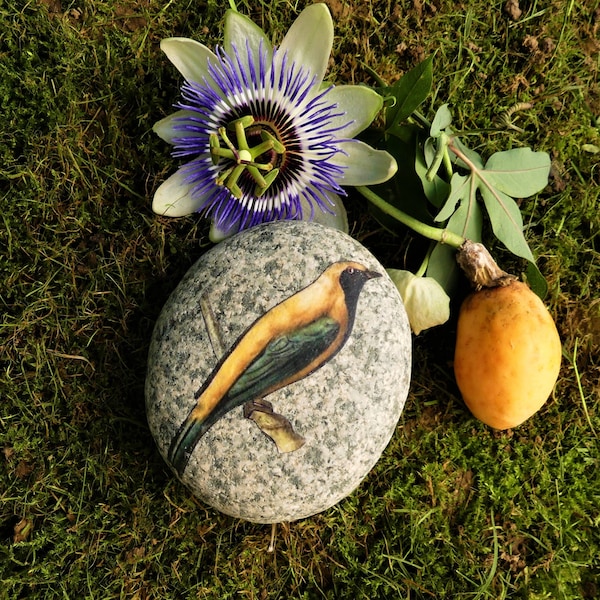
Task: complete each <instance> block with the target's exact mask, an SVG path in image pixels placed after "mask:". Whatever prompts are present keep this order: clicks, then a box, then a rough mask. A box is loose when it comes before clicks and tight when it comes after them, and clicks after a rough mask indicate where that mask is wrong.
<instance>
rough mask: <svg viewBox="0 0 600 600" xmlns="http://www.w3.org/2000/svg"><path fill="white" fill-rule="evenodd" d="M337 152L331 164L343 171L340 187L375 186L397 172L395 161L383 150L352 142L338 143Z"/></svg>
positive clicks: (355, 141)
mask: <svg viewBox="0 0 600 600" xmlns="http://www.w3.org/2000/svg"><path fill="white" fill-rule="evenodd" d="M338 148H340V150H342V152H345V153H346V154H343V153H342V152H338V154H336V155H335V156H334V157H333V158H332V159H331V162H332V163H334V164H336V165H339V166H341V167H346V169H344V176H343V177H342V178H340V179H339V183H340V184H341V185H375V184H377V183H383V182H384V181H387V180H388V179H390V177H393V176H394V174H395V173H396V171H397V170H398V165H397V164H396V160H395V159H394V157H393V156H392V155H391V154H388V153H387V152H385V150H375V149H374V148H371V146H369V145H367V144H365V143H364V142H360V141H358V140H352V141H350V142H340V143H339V144H338Z"/></svg>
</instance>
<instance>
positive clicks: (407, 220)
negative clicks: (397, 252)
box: [356, 185, 465, 248]
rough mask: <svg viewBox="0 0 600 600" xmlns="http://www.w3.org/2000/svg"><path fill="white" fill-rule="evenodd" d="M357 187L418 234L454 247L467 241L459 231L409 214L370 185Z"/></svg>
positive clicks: (380, 207)
mask: <svg viewBox="0 0 600 600" xmlns="http://www.w3.org/2000/svg"><path fill="white" fill-rule="evenodd" d="M356 189H357V190H358V191H359V192H360V193H361V194H362V195H363V196H364V197H365V198H366V199H367V200H369V202H371V203H372V204H374V205H375V206H376V207H377V208H379V209H380V210H382V211H383V212H384V213H385V214H386V215H389V216H390V217H393V218H394V219H396V221H400V223H402V224H403V225H406V226H407V227H410V229H412V230H413V231H416V232H417V233H418V234H420V235H422V236H423V237H426V238H427V239H430V240H434V241H435V242H441V243H442V244H447V245H448V246H452V247H453V248H460V247H461V246H462V245H463V244H464V242H465V238H463V237H462V236H460V235H458V234H457V233H454V232H453V231H450V230H448V229H441V228H440V227H433V226H431V225H427V224H426V223H422V222H421V221H419V220H418V219H415V218H414V217H411V216H410V215H407V214H406V213H405V212H403V211H401V210H400V209H399V208H396V207H395V206H392V205H391V204H390V203H389V202H386V201H385V200H384V199H383V198H381V197H380V196H378V195H377V194H376V193H375V192H373V191H372V190H370V189H369V188H368V187H365V186H363V185H361V186H357V188H356Z"/></svg>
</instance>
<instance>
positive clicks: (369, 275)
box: [365, 269, 381, 279]
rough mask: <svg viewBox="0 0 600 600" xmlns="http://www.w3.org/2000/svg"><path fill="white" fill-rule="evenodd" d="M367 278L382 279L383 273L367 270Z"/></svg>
mask: <svg viewBox="0 0 600 600" xmlns="http://www.w3.org/2000/svg"><path fill="white" fill-rule="evenodd" d="M365 276H366V278H367V279H377V277H381V273H379V272H378V271H371V270H370V269H367V270H366V271H365Z"/></svg>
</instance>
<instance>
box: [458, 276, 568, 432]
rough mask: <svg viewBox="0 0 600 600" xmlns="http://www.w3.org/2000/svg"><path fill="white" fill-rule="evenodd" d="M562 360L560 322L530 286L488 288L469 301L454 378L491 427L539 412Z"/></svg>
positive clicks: (464, 309) (463, 316) (462, 313)
mask: <svg viewBox="0 0 600 600" xmlns="http://www.w3.org/2000/svg"><path fill="white" fill-rule="evenodd" d="M560 362H561V343H560V338H559V336H558V331H557V330H556V325H555V324H554V320H553V319H552V316H551V315H550V313H549V312H548V310H547V309H546V307H545V306H544V304H543V302H542V301H541V300H540V298H539V297H538V296H536V295H535V294H534V293H533V292H532V291H531V289H530V288H529V287H528V286H527V285H526V284H524V283H521V282H519V281H514V282H512V283H510V284H509V285H506V286H504V287H495V288H485V289H483V290H481V291H478V292H475V293H473V294H471V295H470V296H468V297H467V298H466V299H465V301H464V302H463V304H462V306H461V309H460V314H459V318H458V328H457V333H456V350H455V355H454V374H455V377H456V382H457V384H458V387H459V389H460V391H461V394H462V396H463V399H464V401H465V403H466V405H467V406H468V407H469V410H470V411H471V412H472V413H473V415H474V416H475V417H476V418H478V419H479V420H480V421H482V422H483V423H485V424H486V425H489V426H490V427H493V428H495V429H508V428H510V427H516V426H517V425H520V424H521V423H523V421H525V420H526V419H528V418H529V417H531V416H532V415H533V414H534V413H536V412H537V411H538V410H539V409H540V408H541V407H542V406H543V405H544V403H545V402H546V400H547V399H548V397H549V396H550V394H551V393H552V390H553V388H554V385H555V383H556V380H557V379H558V373H559V370H560Z"/></svg>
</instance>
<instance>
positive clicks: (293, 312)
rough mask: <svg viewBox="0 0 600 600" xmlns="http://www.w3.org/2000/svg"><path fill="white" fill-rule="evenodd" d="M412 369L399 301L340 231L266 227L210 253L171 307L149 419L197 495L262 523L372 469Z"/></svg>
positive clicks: (155, 366) (152, 381)
mask: <svg viewBox="0 0 600 600" xmlns="http://www.w3.org/2000/svg"><path fill="white" fill-rule="evenodd" d="M410 364H411V334H410V328H409V324H408V319H407V317H406V313H405V311H404V307H403V305H402V300H401V298H400V295H399V294H398V292H397V289H396V287H395V285H394V284H393V283H392V281H391V280H390V279H389V277H388V276H387V274H386V272H385V270H384V268H383V267H382V266H381V265H380V264H379V263H378V262H377V260H376V259H375V258H374V257H373V256H372V255H371V254H370V253H369V252H368V251H367V250H366V249H365V248H364V247H363V246H361V245H360V244H359V243H358V242H357V241H356V240H354V239H352V238H351V237H349V236H348V235H346V234H344V233H342V232H339V231H336V230H333V229H330V228H327V227H323V226H321V225H317V224H314V223H306V222H296V221H285V222H279V223H271V224H268V225H263V226H260V227H256V228H254V229H251V230H249V231H246V232H244V233H241V234H238V235H236V236H234V237H233V238H230V239H228V240H226V241H224V242H221V243H220V244H219V245H218V246H215V247H214V248H212V249H211V250H210V251H208V252H207V253H206V254H205V255H204V256H202V257H201V258H200V259H199V260H198V262H197V263H196V264H195V265H193V266H192V268H191V269H190V270H189V271H188V273H187V274H186V275H185V277H184V278H183V280H182V281H181V282H180V284H179V285H178V287H177V288H176V289H175V291H174V292H173V293H172V295H171V296H170V298H169V299H168V301H167V303H166V304H165V306H164V308H163V310H162V312H161V314H160V316H159V319H158V321H157V323H156V326H155V329H154V332H153V335H152V341H151V346H150V352H149V357H148V373H147V379H146V407H147V414H148V422H149V425H150V429H151V431H152V434H153V436H154V438H155V440H156V443H157V445H158V448H159V451H160V453H161V454H162V456H163V457H164V459H165V461H166V462H167V463H168V464H169V466H170V467H171V468H172V469H173V471H174V472H175V473H176V475H177V476H178V477H179V479H180V480H181V481H182V482H183V483H184V484H185V485H186V486H188V487H189V489H190V490H191V491H192V492H193V493H194V494H195V495H196V496H197V497H198V498H200V499H201V500H203V501H204V502H206V503H207V504H209V505H211V506H212V507H214V508H216V509H218V510H220V511H222V512H223V513H225V514H228V515H231V516H233V517H239V518H242V519H246V520H248V521H253V522H256V523H276V522H282V521H294V520H297V519H301V518H305V517H308V516H311V515H313V514H316V513H318V512H321V511H323V510H326V509H327V508H329V507H331V506H333V505H334V504H335V503H337V502H339V501H340V500H342V499H343V498H345V497H346V496H347V495H348V494H350V493H351V492H352V491H354V490H355V489H356V488H357V487H358V485H359V484H360V483H361V481H362V480H363V479H364V478H365V477H366V475H367V474H368V473H369V471H370V470H371V468H372V467H373V466H374V465H375V463H376V462H377V460H378V459H379V457H380V456H381V454H382V452H383V450H384V449H385V447H386V446H387V444H388V442H389V440H390V438H391V436H392V434H393V433H394V429H395V427H396V424H397V421H398V418H399V416H400V414H401V412H402V409H403V407H404V402H405V400H406V396H407V394H408V388H409V383H410Z"/></svg>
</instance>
